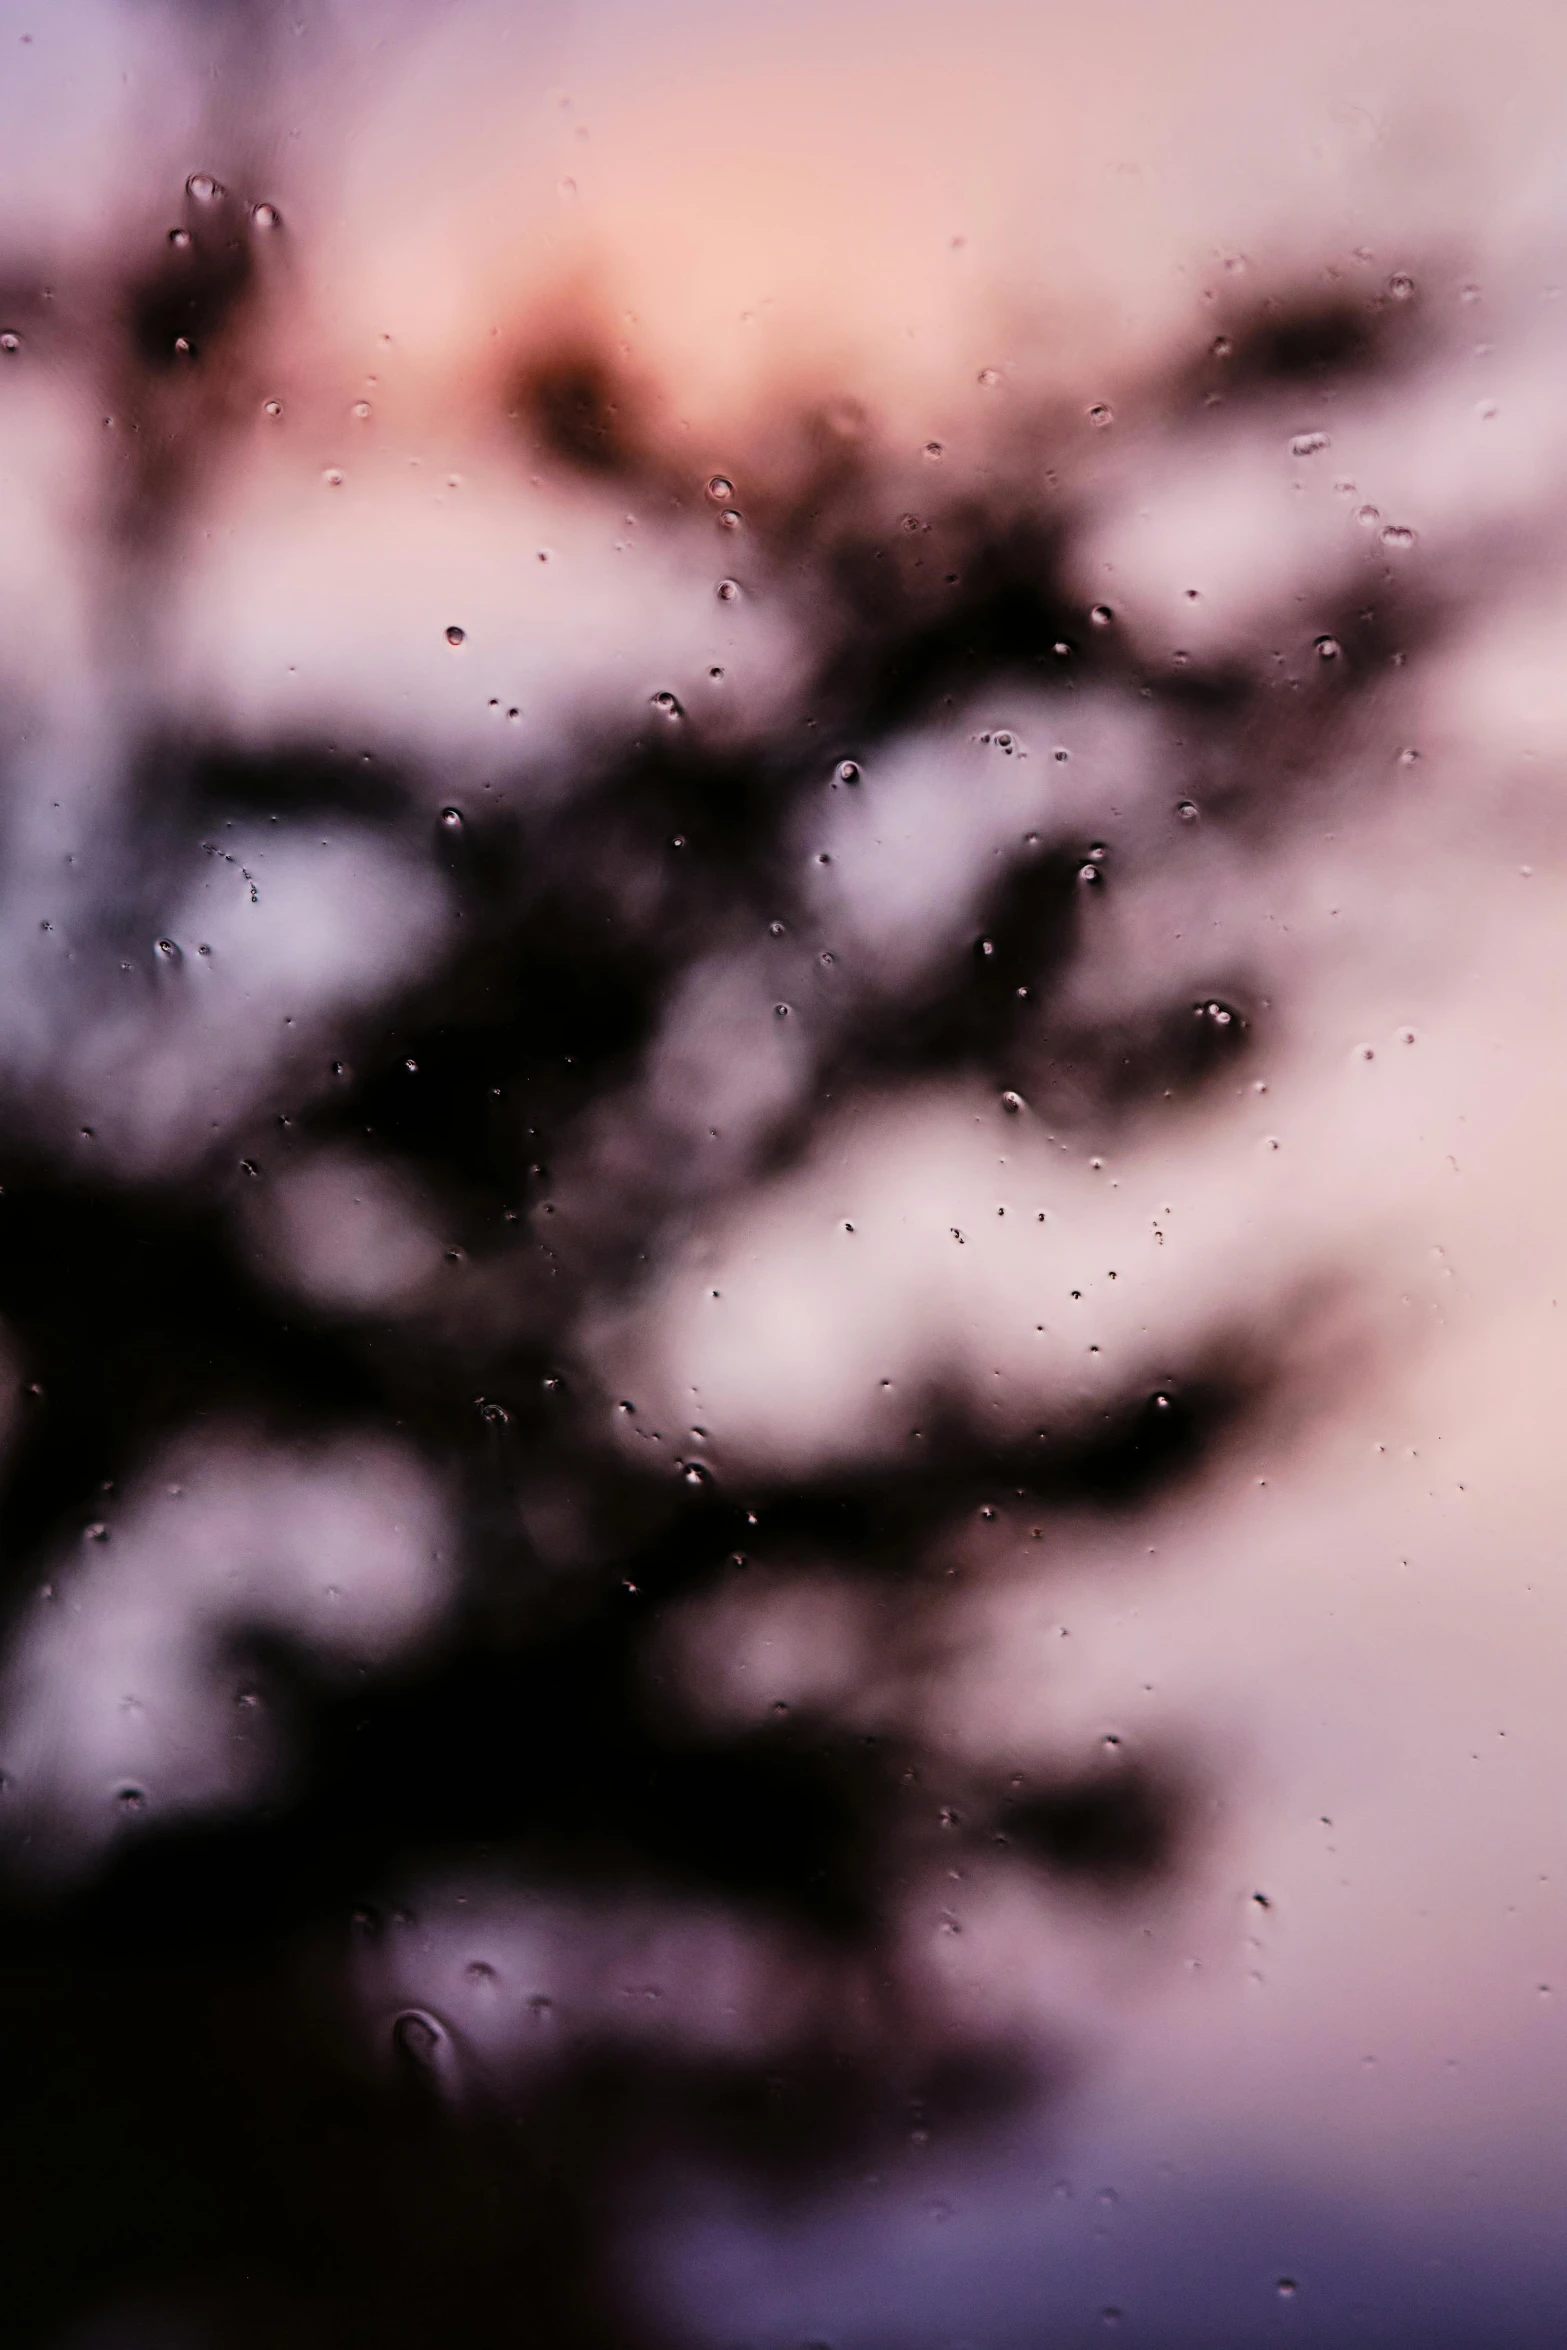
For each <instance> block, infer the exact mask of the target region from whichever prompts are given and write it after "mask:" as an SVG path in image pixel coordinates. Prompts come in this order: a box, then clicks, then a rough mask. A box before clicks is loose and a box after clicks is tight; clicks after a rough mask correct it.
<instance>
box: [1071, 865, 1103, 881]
mask: <svg viewBox="0 0 1567 2350" xmlns="http://www.w3.org/2000/svg"><path fill="white" fill-rule="evenodd" d="M1077 878H1078V880H1079V881H1084V882H1090V883H1092V882H1096V881H1102V880H1103V879H1104V875H1103V874H1102V873H1101V872H1100V870H1099V868H1098V866H1097V865H1079V867H1078V868H1077Z"/></svg>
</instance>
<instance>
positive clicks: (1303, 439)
mask: <svg viewBox="0 0 1567 2350" xmlns="http://www.w3.org/2000/svg"><path fill="white" fill-rule="evenodd" d="M1332 446H1333V443H1332V442H1331V441H1330V440H1329V438H1328V436H1327V434H1326V433H1325V432H1298V433H1297V434H1296V435H1295V438H1294V439H1293V440H1292V441H1291V443H1290V455H1291V456H1292V457H1315V456H1316V454H1317V452H1318V451H1319V450H1320V449H1331V448H1332Z"/></svg>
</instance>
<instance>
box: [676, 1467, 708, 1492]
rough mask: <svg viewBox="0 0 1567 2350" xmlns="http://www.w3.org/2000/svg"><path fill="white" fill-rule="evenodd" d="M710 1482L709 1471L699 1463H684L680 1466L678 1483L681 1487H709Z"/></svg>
mask: <svg viewBox="0 0 1567 2350" xmlns="http://www.w3.org/2000/svg"><path fill="white" fill-rule="evenodd" d="M712 1481H713V1480H712V1473H711V1471H710V1470H708V1469H706V1468H704V1467H703V1465H702V1463H701V1462H700V1461H685V1462H683V1463H682V1464H681V1469H680V1482H681V1484H682V1485H689V1486H691V1487H693V1489H694V1488H695V1487H696V1486H699V1485H710V1484H711V1483H712Z"/></svg>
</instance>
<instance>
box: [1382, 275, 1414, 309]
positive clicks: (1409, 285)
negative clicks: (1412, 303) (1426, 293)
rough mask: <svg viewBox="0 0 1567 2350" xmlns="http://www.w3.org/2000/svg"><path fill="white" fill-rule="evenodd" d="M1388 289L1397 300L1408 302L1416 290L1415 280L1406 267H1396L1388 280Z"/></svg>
mask: <svg viewBox="0 0 1567 2350" xmlns="http://www.w3.org/2000/svg"><path fill="white" fill-rule="evenodd" d="M1387 290H1388V292H1389V294H1390V295H1391V296H1392V298H1393V300H1394V301H1395V302H1407V301H1408V300H1409V298H1410V296H1411V295H1412V294H1413V292H1414V290H1415V281H1414V279H1413V278H1412V277H1411V276H1410V275H1409V272H1408V271H1407V270H1404V269H1396V270H1395V271H1394V272H1393V275H1392V276H1391V277H1390V278H1389V279H1388V281H1387Z"/></svg>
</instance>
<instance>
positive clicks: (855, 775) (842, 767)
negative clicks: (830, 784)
mask: <svg viewBox="0 0 1567 2350" xmlns="http://www.w3.org/2000/svg"><path fill="white" fill-rule="evenodd" d="M835 775H836V780H837V781H838V782H839V783H858V782H859V780H860V770H859V767H858V766H857V765H856V763H855V761H854V760H853V759H840V760H839V761H838V765H837V768H836V770H835Z"/></svg>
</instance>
